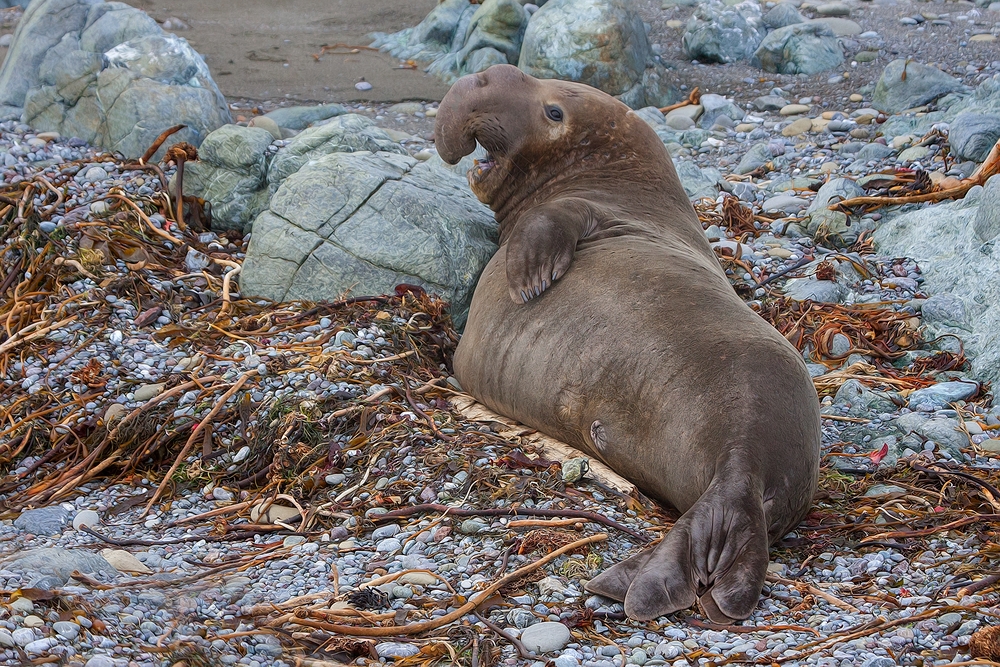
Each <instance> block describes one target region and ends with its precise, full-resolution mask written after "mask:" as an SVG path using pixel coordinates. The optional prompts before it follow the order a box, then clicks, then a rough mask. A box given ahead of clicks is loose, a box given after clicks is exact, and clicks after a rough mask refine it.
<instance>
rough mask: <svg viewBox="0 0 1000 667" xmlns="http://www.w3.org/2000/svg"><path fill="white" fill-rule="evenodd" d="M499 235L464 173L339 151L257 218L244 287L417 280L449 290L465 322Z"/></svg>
mask: <svg viewBox="0 0 1000 667" xmlns="http://www.w3.org/2000/svg"><path fill="white" fill-rule="evenodd" d="M496 243H497V227H496V222H495V221H494V219H493V215H492V214H491V213H490V211H489V210H488V209H486V207H484V206H483V205H482V204H481V203H479V201H478V200H476V198H475V197H474V196H473V195H472V193H471V192H470V190H469V188H468V185H467V183H466V182H465V179H464V178H462V177H461V176H459V175H457V174H455V173H453V172H451V171H449V170H446V169H443V168H441V167H438V166H436V165H434V164H428V163H422V162H418V161H417V160H415V159H414V158H411V157H409V156H407V155H400V154H397V153H388V152H378V153H373V152H368V151H358V152H354V153H330V154H328V155H324V156H322V157H319V158H317V159H313V160H310V161H309V162H307V163H306V164H305V165H304V166H302V167H301V168H300V169H298V170H297V171H296V172H295V173H294V174H292V175H291V176H289V177H288V178H286V179H284V181H283V182H282V184H281V186H280V187H279V188H278V190H277V192H276V193H275V194H274V196H273V197H272V198H271V200H270V204H269V206H268V208H267V210H265V211H264V212H263V213H261V214H260V215H259V216H258V217H257V219H256V220H255V221H254V223H253V233H252V236H251V240H250V245H249V248H248V249H247V256H246V260H245V262H244V264H243V273H242V275H241V278H240V289H241V291H242V293H243V294H245V295H255V296H263V297H266V298H269V299H273V300H276V301H285V300H291V299H306V300H323V299H328V300H329V299H337V298H339V297H342V296H343V295H345V294H354V295H365V294H385V293H388V292H392V290H393V288H394V287H395V286H396V285H398V284H400V283H408V284H415V285H420V286H422V287H424V288H425V289H427V290H428V291H430V292H434V293H436V294H439V295H441V296H442V297H444V298H445V299H447V300H448V301H449V302H450V303H451V312H452V316H453V318H454V319H455V321H456V324H458V325H459V326H461V325H462V324H463V323H464V321H465V318H466V315H467V313H468V308H469V303H470V302H471V300H472V292H473V289H474V288H475V285H476V282H477V280H478V279H479V274H480V273H481V272H482V270H483V268H484V267H485V266H486V262H487V261H489V259H490V257H492V256H493V253H494V252H495V251H496V249H497V245H496Z"/></svg>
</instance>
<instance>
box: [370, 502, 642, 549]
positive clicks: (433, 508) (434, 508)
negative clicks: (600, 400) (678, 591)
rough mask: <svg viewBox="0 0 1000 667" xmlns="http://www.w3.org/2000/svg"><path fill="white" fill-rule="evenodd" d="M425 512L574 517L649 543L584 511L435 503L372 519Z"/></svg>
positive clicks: (620, 525)
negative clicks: (466, 506) (464, 507)
mask: <svg viewBox="0 0 1000 667" xmlns="http://www.w3.org/2000/svg"><path fill="white" fill-rule="evenodd" d="M427 512H441V513H443V514H450V515H451V516H465V517H468V516H476V517H484V516H518V515H524V516H550V517H566V516H569V517H574V518H577V519H585V520H587V521H591V522H593V523H599V524H601V525H604V526H608V527H609V528H614V529H615V530H620V531H621V532H623V533H625V534H626V535H631V536H632V537H634V538H636V539H637V540H642V541H643V542H649V539H650V538H649V537H647V536H645V535H643V534H642V533H640V532H639V531H637V530H633V529H631V528H629V527H628V526H623V525H622V524H620V523H618V522H617V521H614V520H613V519H609V518H608V517H606V516H604V515H602V514H596V513H594V512H586V511H584V510H543V509H537V508H534V507H510V508H504V509H488V510H473V509H463V508H461V507H448V506H447V505H438V504H436V503H430V504H427V505H413V506H412V507H404V508H402V509H398V510H393V511H391V512H386V513H385V514H379V515H377V516H374V517H372V520H373V521H376V522H378V521H391V520H392V519H398V518H400V517H404V516H412V515H414V514H423V513H427Z"/></svg>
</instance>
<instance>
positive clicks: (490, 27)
mask: <svg viewBox="0 0 1000 667" xmlns="http://www.w3.org/2000/svg"><path fill="white" fill-rule="evenodd" d="M529 16H530V15H529V14H528V12H527V11H525V9H524V7H522V6H521V3H520V2H517V0H485V2H483V4H481V5H480V6H479V9H477V10H476V13H475V14H473V15H472V21H471V22H470V23H469V27H468V30H467V31H466V37H465V44H464V45H463V46H462V50H461V51H459V54H458V63H459V66H460V67H461V68H462V72H463V73H464V74H471V73H475V72H481V71H483V70H484V69H486V68H487V67H489V66H490V65H495V64H503V63H516V62H517V59H518V56H519V54H520V53H521V41H522V40H523V39H524V31H525V30H526V29H527V27H528V18H529Z"/></svg>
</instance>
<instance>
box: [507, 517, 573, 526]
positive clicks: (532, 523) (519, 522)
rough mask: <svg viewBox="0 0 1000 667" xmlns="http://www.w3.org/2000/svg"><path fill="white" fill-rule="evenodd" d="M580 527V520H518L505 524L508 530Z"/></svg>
mask: <svg viewBox="0 0 1000 667" xmlns="http://www.w3.org/2000/svg"><path fill="white" fill-rule="evenodd" d="M581 525H582V520H581V519H549V520H546V519H518V520H515V521H508V522H507V527H508V528H558V527H562V526H581Z"/></svg>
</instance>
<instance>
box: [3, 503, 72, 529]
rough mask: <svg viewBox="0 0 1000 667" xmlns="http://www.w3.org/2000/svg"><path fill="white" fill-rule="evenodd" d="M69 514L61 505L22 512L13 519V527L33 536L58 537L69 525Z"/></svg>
mask: <svg viewBox="0 0 1000 667" xmlns="http://www.w3.org/2000/svg"><path fill="white" fill-rule="evenodd" d="M71 514H72V513H71V512H70V511H69V510H67V509H66V508H65V507H63V506H62V505H52V506H51V507H39V508H38V509H33V510H24V511H23V512H21V515H20V516H19V517H17V518H16V519H14V527H15V528H19V529H20V530H23V531H24V532H26V533H31V534H33V535H58V534H59V533H61V532H62V531H63V528H65V527H66V524H67V523H69V518H70V515H71Z"/></svg>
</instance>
